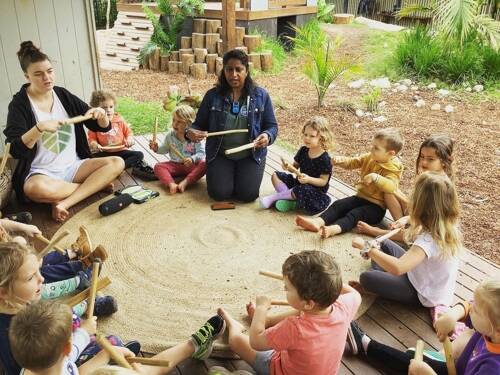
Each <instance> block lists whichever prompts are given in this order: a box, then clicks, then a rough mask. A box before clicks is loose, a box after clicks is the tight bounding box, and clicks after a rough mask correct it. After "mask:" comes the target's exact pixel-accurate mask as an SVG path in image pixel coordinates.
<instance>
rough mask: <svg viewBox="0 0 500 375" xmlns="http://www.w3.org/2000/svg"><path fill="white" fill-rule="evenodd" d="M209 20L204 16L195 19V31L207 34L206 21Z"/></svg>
mask: <svg viewBox="0 0 500 375" xmlns="http://www.w3.org/2000/svg"><path fill="white" fill-rule="evenodd" d="M206 21H207V20H206V19H204V18H195V19H193V32H194V33H199V34H205V22H206Z"/></svg>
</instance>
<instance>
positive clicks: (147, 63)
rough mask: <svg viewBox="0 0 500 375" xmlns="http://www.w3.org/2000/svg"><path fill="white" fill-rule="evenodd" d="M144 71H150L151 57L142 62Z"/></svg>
mask: <svg viewBox="0 0 500 375" xmlns="http://www.w3.org/2000/svg"><path fill="white" fill-rule="evenodd" d="M142 69H149V55H147V56H144V60H142Z"/></svg>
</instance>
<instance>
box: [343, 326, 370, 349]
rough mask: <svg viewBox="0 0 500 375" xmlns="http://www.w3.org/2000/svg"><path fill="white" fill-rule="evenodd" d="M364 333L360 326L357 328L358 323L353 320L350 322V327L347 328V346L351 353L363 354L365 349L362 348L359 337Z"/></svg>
mask: <svg viewBox="0 0 500 375" xmlns="http://www.w3.org/2000/svg"><path fill="white" fill-rule="evenodd" d="M364 335H365V333H364V332H363V330H362V329H361V328H359V326H358V324H357V323H356V322H355V321H352V322H351V325H350V327H349V328H348V329H347V346H348V347H349V349H350V351H351V354H353V355H356V354H364V355H366V353H365V350H364V349H363V343H362V342H361V339H362V338H363V336H364Z"/></svg>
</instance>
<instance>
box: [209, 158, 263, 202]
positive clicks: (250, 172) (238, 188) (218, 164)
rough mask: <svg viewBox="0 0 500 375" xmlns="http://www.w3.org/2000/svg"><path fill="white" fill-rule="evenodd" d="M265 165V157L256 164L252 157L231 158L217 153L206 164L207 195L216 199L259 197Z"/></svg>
mask: <svg viewBox="0 0 500 375" xmlns="http://www.w3.org/2000/svg"><path fill="white" fill-rule="evenodd" d="M265 166H266V159H265V158H263V159H262V160H261V162H260V164H258V163H257V162H256V161H255V160H254V159H253V158H252V157H248V158H244V159H240V160H231V159H228V158H226V157H225V156H222V155H217V156H216V157H215V159H213V160H212V161H210V162H209V163H208V165H207V191H208V195H209V196H210V197H211V198H212V199H214V200H216V201H225V200H228V199H237V200H239V201H242V202H252V201H254V200H256V199H257V198H258V197H259V189H260V184H261V182H262V177H263V175H264V167H265Z"/></svg>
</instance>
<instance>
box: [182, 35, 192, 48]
mask: <svg viewBox="0 0 500 375" xmlns="http://www.w3.org/2000/svg"><path fill="white" fill-rule="evenodd" d="M181 48H182V49H187V48H191V37H190V36H181Z"/></svg>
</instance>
